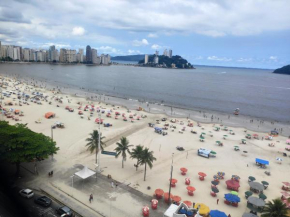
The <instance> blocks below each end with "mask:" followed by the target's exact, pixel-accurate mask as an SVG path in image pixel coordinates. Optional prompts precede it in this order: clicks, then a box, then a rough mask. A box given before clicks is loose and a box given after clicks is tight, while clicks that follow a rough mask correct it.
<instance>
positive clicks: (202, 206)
mask: <svg viewBox="0 0 290 217" xmlns="http://www.w3.org/2000/svg"><path fill="white" fill-rule="evenodd" d="M198 206H200V208H199V214H201V215H208V213H209V212H210V209H209V207H208V206H207V205H205V204H203V203H196V204H195V206H194V208H195V209H197V207H198Z"/></svg>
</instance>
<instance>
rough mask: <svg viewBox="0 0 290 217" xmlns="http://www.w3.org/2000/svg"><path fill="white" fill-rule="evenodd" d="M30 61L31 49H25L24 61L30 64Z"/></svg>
mask: <svg viewBox="0 0 290 217" xmlns="http://www.w3.org/2000/svg"><path fill="white" fill-rule="evenodd" d="M29 60H30V49H28V48H24V49H23V61H24V62H29Z"/></svg>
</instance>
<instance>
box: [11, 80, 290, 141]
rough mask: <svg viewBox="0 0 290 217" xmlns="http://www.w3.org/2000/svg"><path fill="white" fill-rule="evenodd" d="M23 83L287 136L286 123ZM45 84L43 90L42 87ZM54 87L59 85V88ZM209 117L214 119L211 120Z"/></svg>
mask: <svg viewBox="0 0 290 217" xmlns="http://www.w3.org/2000/svg"><path fill="white" fill-rule="evenodd" d="M9 77H10V78H15V77H14V76H11V75H10V76H9ZM18 79H19V78H18ZM26 79H28V80H29V82H30V85H31V82H33V83H34V84H35V83H36V85H37V86H38V87H39V88H44V89H45V90H47V91H50V90H51V89H53V88H55V89H56V90H58V91H60V93H61V94H67V95H70V96H72V97H80V98H82V97H84V98H85V99H87V100H89V101H95V102H103V103H107V104H110V105H120V106H123V107H125V108H126V109H132V110H136V109H137V108H139V107H142V108H143V109H144V111H145V112H147V113H150V114H159V115H166V116H168V117H169V118H189V119H192V120H193V121H196V122H200V123H206V124H209V123H212V124H222V125H227V126H231V127H241V128H246V129H247V130H252V131H257V132H264V133H265V132H266V133H267V132H270V131H271V130H273V129H282V131H279V133H280V134H281V135H283V136H286V137H288V136H290V127H289V126H290V125H289V123H290V122H289V121H285V122H283V121H277V120H271V119H265V118H261V117H252V116H249V115H241V114H240V115H238V116H235V115H234V114H232V113H226V112H221V111H212V110H208V109H205V108H185V107H182V106H178V105H170V104H166V103H164V102H154V101H149V100H148V101H146V100H143V99H131V98H128V97H125V96H124V97H122V96H114V95H111V94H106V93H102V92H100V91H98V90H95V92H93V91H90V89H85V88H80V87H76V86H72V85H69V84H63V83H60V82H54V81H51V80H42V79H35V78H31V77H25V78H23V77H21V80H22V81H25V82H27V81H26ZM39 83H40V84H39ZM44 84H45V86H43V85H44ZM57 84H60V85H61V86H60V85H57ZM49 88H50V89H49ZM75 94H77V95H75ZM212 116H213V119H211V117H212ZM251 120H252V123H251Z"/></svg>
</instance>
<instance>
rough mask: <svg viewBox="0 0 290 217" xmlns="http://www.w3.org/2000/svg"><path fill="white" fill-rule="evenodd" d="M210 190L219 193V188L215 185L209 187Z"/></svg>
mask: <svg viewBox="0 0 290 217" xmlns="http://www.w3.org/2000/svg"><path fill="white" fill-rule="evenodd" d="M211 190H212V192H214V193H219V192H220V191H219V189H217V187H211Z"/></svg>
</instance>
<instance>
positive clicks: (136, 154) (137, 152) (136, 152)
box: [131, 145, 143, 171]
mask: <svg viewBox="0 0 290 217" xmlns="http://www.w3.org/2000/svg"><path fill="white" fill-rule="evenodd" d="M142 153H143V146H141V145H137V146H136V148H133V149H132V152H131V158H132V159H137V163H136V165H135V164H134V166H135V167H136V171H137V169H138V167H139V164H140V162H139V161H140V159H141V156H142Z"/></svg>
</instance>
